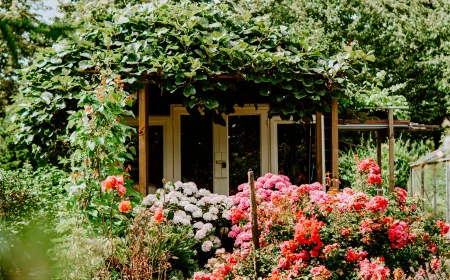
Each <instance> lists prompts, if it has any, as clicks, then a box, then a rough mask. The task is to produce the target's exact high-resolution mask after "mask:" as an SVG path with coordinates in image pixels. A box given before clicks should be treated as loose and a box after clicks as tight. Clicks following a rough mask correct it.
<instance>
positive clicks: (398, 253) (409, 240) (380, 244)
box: [194, 159, 450, 280]
mask: <svg viewBox="0 0 450 280" xmlns="http://www.w3.org/2000/svg"><path fill="white" fill-rule="evenodd" d="M358 170H360V171H361V172H363V174H366V175H367V176H368V177H369V175H379V168H377V165H376V164H375V163H374V161H373V160H370V159H369V160H365V161H361V162H360V163H359V164H358ZM380 179H381V177H380ZM377 180H378V179H377ZM377 180H375V181H376V182H374V184H372V185H373V186H372V188H375V187H378V186H376V184H379V183H378V182H377ZM367 183H368V184H369V185H370V184H371V183H370V182H368V181H367ZM255 189H256V197H257V205H258V206H257V214H258V228H259V233H260V236H259V245H260V249H259V250H258V251H257V253H256V258H257V259H258V261H259V263H260V274H261V277H262V279H271V280H277V279H280V280H281V279H391V278H392V279H394V278H395V279H401V278H398V277H399V275H401V276H402V277H403V276H405V277H407V276H411V275H413V273H412V272H411V271H412V270H416V271H417V270H420V269H423V268H424V267H426V266H427V267H432V268H433V269H434V268H436V269H438V268H440V267H441V266H442V263H443V261H442V258H444V257H448V252H449V250H448V248H449V246H450V244H449V241H448V240H447V239H446V238H445V234H447V233H448V231H449V229H450V227H449V225H447V224H446V223H444V222H442V221H438V222H435V221H433V219H431V218H430V217H429V216H426V215H425V214H423V213H421V212H420V211H419V210H418V208H417V206H416V204H417V203H418V201H415V200H413V198H408V197H407V194H406V191H405V190H403V189H399V188H396V189H395V192H393V193H388V194H387V195H386V196H371V195H370V194H368V193H371V192H370V190H369V191H368V192H367V193H366V192H363V191H360V190H353V189H344V190H343V191H342V192H339V193H338V194H336V195H331V194H328V193H327V192H325V191H324V186H322V185H320V184H318V183H314V184H309V185H301V186H295V185H292V184H291V183H290V181H289V178H287V177H286V176H283V175H274V174H266V175H265V176H263V177H260V178H258V179H257V180H256V182H255ZM238 190H239V192H238V193H237V194H236V195H234V196H232V197H231V199H232V201H233V205H234V206H233V207H232V208H231V210H230V215H229V217H228V218H229V219H230V220H231V223H232V228H231V231H230V232H229V236H230V237H231V238H234V240H235V241H234V246H235V248H234V250H233V252H225V251H224V250H222V251H218V252H217V254H216V257H215V258H211V259H210V260H209V261H208V265H207V266H206V269H207V271H199V272H197V273H195V275H194V279H195V280H205V279H245V277H249V276H250V275H252V274H253V273H254V268H253V262H252V260H253V257H254V256H255V253H254V250H253V249H252V243H251V242H252V234H251V215H250V187H249V185H248V184H247V183H246V184H242V185H240V186H239V187H238ZM375 193H376V192H375ZM411 269H412V270H411Z"/></svg>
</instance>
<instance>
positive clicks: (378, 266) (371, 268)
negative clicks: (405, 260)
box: [358, 257, 391, 280]
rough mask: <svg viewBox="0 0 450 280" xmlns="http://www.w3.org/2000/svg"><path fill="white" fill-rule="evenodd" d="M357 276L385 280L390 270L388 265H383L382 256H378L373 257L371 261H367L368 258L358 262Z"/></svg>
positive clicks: (368, 279)
mask: <svg viewBox="0 0 450 280" xmlns="http://www.w3.org/2000/svg"><path fill="white" fill-rule="evenodd" d="M359 268H360V270H359V275H358V276H359V277H360V279H364V280H366V279H367V280H372V279H377V280H385V279H388V277H389V275H390V273H391V272H390V270H389V268H388V267H385V265H384V258H383V257H379V258H376V259H374V260H373V261H369V260H368V259H364V260H362V261H361V262H359Z"/></svg>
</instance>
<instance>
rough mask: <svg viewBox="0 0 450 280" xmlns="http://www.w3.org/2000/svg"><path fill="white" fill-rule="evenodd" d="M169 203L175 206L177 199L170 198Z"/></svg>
mask: <svg viewBox="0 0 450 280" xmlns="http://www.w3.org/2000/svg"><path fill="white" fill-rule="evenodd" d="M169 202H170V203H172V204H177V203H178V198H176V197H172V198H171V199H170V200H169Z"/></svg>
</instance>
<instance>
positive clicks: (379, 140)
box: [376, 130, 383, 175]
mask: <svg viewBox="0 0 450 280" xmlns="http://www.w3.org/2000/svg"><path fill="white" fill-rule="evenodd" d="M382 134H383V133H382V132H381V131H380V130H377V131H376V138H377V164H378V166H380V170H383V165H382V162H381V143H382V141H381V140H382ZM380 175H381V171H380Z"/></svg>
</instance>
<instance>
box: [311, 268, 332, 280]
mask: <svg viewBox="0 0 450 280" xmlns="http://www.w3.org/2000/svg"><path fill="white" fill-rule="evenodd" d="M311 274H312V275H313V279H328V278H330V277H331V272H330V271H329V270H328V269H327V268H326V267H325V266H324V265H319V266H315V267H313V268H311Z"/></svg>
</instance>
